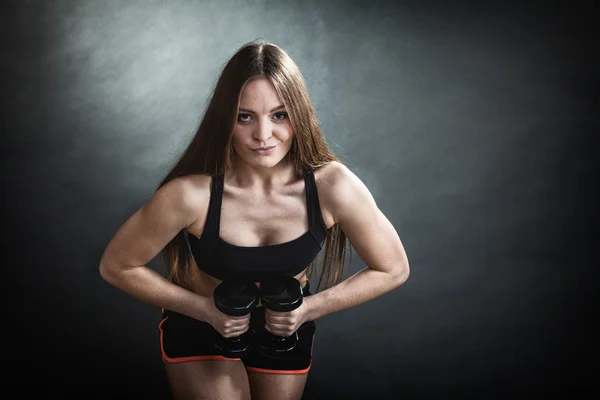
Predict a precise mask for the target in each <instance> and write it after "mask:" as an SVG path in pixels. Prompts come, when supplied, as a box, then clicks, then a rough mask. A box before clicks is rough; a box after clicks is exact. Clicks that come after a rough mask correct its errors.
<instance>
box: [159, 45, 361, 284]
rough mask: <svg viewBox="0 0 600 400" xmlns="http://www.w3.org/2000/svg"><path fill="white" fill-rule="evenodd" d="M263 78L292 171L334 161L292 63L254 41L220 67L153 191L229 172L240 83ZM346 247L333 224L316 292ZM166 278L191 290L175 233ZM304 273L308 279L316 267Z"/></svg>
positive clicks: (183, 245) (186, 258) (187, 257)
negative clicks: (285, 128) (290, 136)
mask: <svg viewBox="0 0 600 400" xmlns="http://www.w3.org/2000/svg"><path fill="white" fill-rule="evenodd" d="M258 76H261V77H266V78H267V79H269V80H270V81H271V83H272V84H273V85H274V86H275V90H276V92H277V94H278V95H279V97H280V99H281V100H282V101H283V103H284V105H285V107H286V110H287V112H288V115H289V118H290V123H291V125H292V128H293V132H294V140H293V144H292V147H291V149H290V151H289V153H288V155H287V156H288V157H289V159H290V161H291V162H292V163H293V165H294V166H295V168H296V170H297V171H298V172H302V171H306V170H307V169H313V170H314V169H317V168H319V167H321V166H323V165H324V164H326V163H328V162H330V161H338V162H339V161H340V160H339V159H338V158H337V157H336V156H335V155H334V154H333V153H332V151H331V150H330V149H329V147H328V146H327V143H326V142H325V139H324V138H323V134H322V132H321V128H320V126H319V121H318V119H317V116H316V113H315V110H314V108H313V106H312V103H311V101H310V98H309V94H308V90H307V87H306V83H305V81H304V78H303V76H302V74H301V72H300V70H299V69H298V66H297V65H296V63H295V62H294V61H293V60H292V59H291V57H290V56H289V55H288V54H287V53H286V52H285V51H284V50H283V49H281V48H280V47H278V46H277V45H275V44H273V43H269V42H265V41H261V40H257V41H252V42H249V43H246V44H244V45H243V46H242V47H240V48H239V49H238V50H237V52H236V53H235V54H234V55H233V56H232V57H231V58H230V59H229V61H228V62H227V63H226V64H225V66H224V68H223V71H222V72H221V75H220V77H219V79H218V80H217V83H216V86H215V87H214V89H213V93H212V96H211V98H210V101H209V103H208V106H207V108H206V111H205V113H204V116H203V118H202V121H201V122H200V126H199V127H198V129H197V131H196V133H195V135H194V136H193V138H192V140H191V142H190V143H189V145H188V146H187V148H186V149H185V150H184V151H183V152H182V154H181V155H180V156H179V158H178V159H177V160H176V162H175V164H174V165H173V167H172V168H171V171H170V172H169V173H168V174H167V176H166V177H165V178H164V179H163V181H162V182H161V183H160V185H159V186H158V188H157V189H156V190H158V189H160V187H162V186H163V185H164V184H166V183H167V182H169V181H170V180H172V179H175V178H178V177H181V176H184V175H188V174H202V175H208V176H215V175H222V174H224V173H225V171H226V170H228V169H229V168H231V165H232V157H233V155H234V151H233V148H232V142H231V141H232V134H233V129H234V127H235V123H236V120H237V114H238V107H239V100H240V96H241V92H242V90H243V88H244V86H245V84H246V83H247V82H248V80H250V79H251V78H254V77H258ZM347 248H350V243H349V241H348V240H347V237H346V235H345V234H344V232H343V231H342V230H341V229H340V227H339V225H338V224H335V225H334V226H332V227H331V228H330V229H329V230H328V231H327V237H326V239H325V245H324V253H323V252H322V255H321V257H318V258H317V260H318V259H321V260H322V263H321V268H320V274H319V279H318V285H317V291H318V290H319V289H320V288H321V286H322V285H323V283H325V287H330V286H332V285H334V284H336V283H339V282H340V280H341V279H342V275H343V271H344V265H345V260H346V256H347V255H350V252H349V251H347ZM161 253H162V255H163V259H164V261H165V263H166V266H167V269H168V279H169V280H170V281H172V282H174V283H176V284H178V285H180V286H183V287H186V288H188V289H190V290H193V289H194V285H193V280H192V276H193V275H194V272H195V271H193V268H194V266H193V264H192V262H191V261H192V259H191V254H190V251H189V247H188V244H187V241H186V238H185V235H184V232H183V231H181V232H179V233H178V234H177V235H176V236H175V237H174V238H173V239H172V240H171V241H170V242H169V243H168V244H167V246H165V248H164V249H163V250H162V252H161ZM317 260H315V261H314V262H313V263H312V264H311V265H310V266H309V269H308V271H307V275H308V276H309V277H310V276H311V275H312V273H313V271H314V269H315V266H316V264H317Z"/></svg>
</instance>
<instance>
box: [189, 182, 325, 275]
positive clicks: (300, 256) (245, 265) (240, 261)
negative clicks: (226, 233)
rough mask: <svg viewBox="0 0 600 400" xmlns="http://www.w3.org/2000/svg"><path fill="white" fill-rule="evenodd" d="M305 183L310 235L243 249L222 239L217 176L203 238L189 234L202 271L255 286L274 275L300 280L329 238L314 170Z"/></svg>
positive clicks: (220, 197) (191, 245) (219, 184)
mask: <svg viewBox="0 0 600 400" xmlns="http://www.w3.org/2000/svg"><path fill="white" fill-rule="evenodd" d="M304 183H305V188H306V189H305V192H306V206H307V211H308V212H307V214H308V231H307V232H306V233H304V234H303V235H302V236H300V237H298V238H296V239H294V240H291V241H289V242H285V243H280V244H275V245H271V246H259V247H241V246H236V245H233V244H230V243H228V242H226V241H224V240H223V239H221V237H220V236H219V227H220V219H221V218H220V217H221V201H222V199H223V176H222V175H220V176H214V177H213V178H212V184H211V196H210V202H209V206H208V214H207V216H206V222H205V224H204V230H203V232H202V235H201V236H200V238H197V237H196V236H194V235H193V234H191V233H187V232H186V237H187V240H188V244H189V248H190V252H191V253H192V256H193V257H194V260H195V261H196V264H197V265H198V268H200V270H201V271H203V272H205V273H207V274H208V275H211V276H213V277H215V278H217V279H219V280H226V279H231V278H234V277H235V278H238V277H240V278H245V279H252V280H253V281H255V282H259V281H261V280H262V279H264V278H266V277H268V276H272V275H274V274H283V275H288V276H296V275H297V274H299V273H300V272H302V271H303V270H304V269H305V268H306V267H308V266H309V265H310V263H311V262H313V260H314V259H315V258H316V257H317V255H318V254H319V252H320V251H321V249H322V246H323V243H324V241H325V237H326V235H327V228H326V226H325V223H324V222H323V216H322V215H321V207H320V205H319V197H318V195H317V185H316V183H315V177H314V174H313V171H312V170H307V171H306V172H305V173H304ZM184 232H185V231H184Z"/></svg>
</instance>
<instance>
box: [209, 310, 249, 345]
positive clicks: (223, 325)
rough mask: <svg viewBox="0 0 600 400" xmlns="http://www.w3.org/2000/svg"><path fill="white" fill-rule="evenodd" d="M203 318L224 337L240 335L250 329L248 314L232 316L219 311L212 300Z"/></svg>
mask: <svg viewBox="0 0 600 400" xmlns="http://www.w3.org/2000/svg"><path fill="white" fill-rule="evenodd" d="M205 318H206V322H208V323H209V324H210V325H211V326H212V327H213V328H215V330H216V331H217V332H219V334H220V335H221V336H223V337H225V338H230V337H236V336H241V335H242V334H244V333H245V332H247V331H248V329H250V314H247V315H243V316H241V317H233V316H230V315H227V314H225V313H223V312H221V311H220V310H219V309H218V308H217V307H216V306H215V305H214V302H213V303H212V306H211V307H209V309H208V312H207V313H206V316H205Z"/></svg>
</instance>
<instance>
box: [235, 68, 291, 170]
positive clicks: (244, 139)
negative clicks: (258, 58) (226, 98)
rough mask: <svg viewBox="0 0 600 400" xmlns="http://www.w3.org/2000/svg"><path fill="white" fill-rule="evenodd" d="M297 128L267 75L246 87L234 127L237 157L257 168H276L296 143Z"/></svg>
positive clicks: (250, 82)
mask: <svg viewBox="0 0 600 400" xmlns="http://www.w3.org/2000/svg"><path fill="white" fill-rule="evenodd" d="M293 136H294V135H293V130H292V125H291V123H290V119H289V116H288V113H287V112H286V110H285V107H284V106H283V102H282V101H281V100H280V99H279V96H278V95H277V92H276V91H275V87H274V86H273V84H272V83H271V82H270V81H269V80H268V79H267V78H264V77H258V78H253V79H251V80H249V81H248V82H247V84H246V86H245V87H244V89H243V91H242V94H241V97H240V106H239V109H238V116H237V121H236V124H235V128H234V129H233V138H232V140H233V148H234V150H235V152H236V157H241V158H242V159H243V160H244V161H245V162H246V163H248V164H249V165H251V166H256V167H266V168H269V167H273V166H275V165H277V164H278V163H279V162H280V161H281V160H282V159H283V158H284V157H285V156H286V154H287V153H288V151H289V150H290V148H291V146H292V139H293Z"/></svg>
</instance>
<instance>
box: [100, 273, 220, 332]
mask: <svg viewBox="0 0 600 400" xmlns="http://www.w3.org/2000/svg"><path fill="white" fill-rule="evenodd" d="M100 275H101V276H102V278H103V279H104V280H105V281H107V282H108V283H110V284H111V285H113V286H115V287H116V288H118V289H121V290H122V291H124V292H126V293H128V294H130V295H132V296H134V297H136V298H137V299H139V300H141V301H143V302H145V303H148V304H151V305H153V306H155V307H158V308H166V309H169V310H172V311H175V312H178V313H180V314H184V315H187V316H189V317H191V318H194V319H197V320H200V321H203V320H204V316H205V315H206V310H207V308H208V306H209V302H210V301H212V300H211V299H209V298H207V297H203V296H200V295H198V294H196V293H194V292H192V291H189V290H187V289H184V288H182V287H180V286H178V285H176V284H174V283H171V282H169V281H168V280H167V279H165V278H164V277H163V276H162V275H160V274H158V273H157V272H156V271H154V270H152V269H151V268H148V267H146V266H139V267H133V268H126V269H125V268H108V267H104V266H101V267H100Z"/></svg>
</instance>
